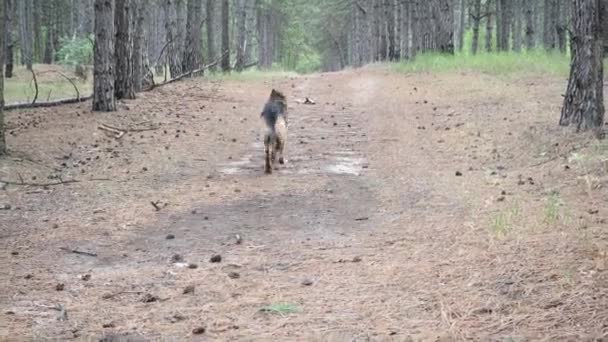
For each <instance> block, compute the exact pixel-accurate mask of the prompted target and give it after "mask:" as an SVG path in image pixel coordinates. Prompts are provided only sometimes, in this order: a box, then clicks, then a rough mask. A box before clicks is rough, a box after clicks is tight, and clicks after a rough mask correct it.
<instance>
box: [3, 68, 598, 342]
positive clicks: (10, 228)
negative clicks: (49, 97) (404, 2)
mask: <svg viewBox="0 0 608 342" xmlns="http://www.w3.org/2000/svg"><path fill="white" fill-rule="evenodd" d="M273 87H275V88H277V89H280V90H283V91H284V92H285V93H286V94H287V95H288V100H289V105H290V131H289V140H288V144H287V160H288V161H287V164H286V165H285V166H284V167H279V169H278V170H277V171H276V172H275V173H274V174H273V175H265V174H264V173H263V154H262V153H263V152H262V150H263V147H262V144H261V141H260V137H261V132H262V123H261V120H260V119H259V113H260V110H261V108H262V106H263V104H264V102H265V101H266V99H267V96H268V94H269V92H270V90H271V88H273ZM564 89H565V80H564V79H562V78H557V77H554V76H542V75H518V76H517V77H511V76H501V77H497V76H489V75H485V74H481V73H475V72H469V73H462V72H458V73H456V72H451V73H442V74H426V73H417V74H398V73H394V72H392V71H391V70H390V69H389V68H387V67H380V66H373V67H367V68H363V69H359V70H354V71H353V70H351V71H344V72H337V73H328V74H315V75H308V76H298V77H278V78H259V79H256V78H252V79H248V80H238V79H232V80H224V81H220V80H215V81H207V80H205V79H201V78H197V79H191V80H186V81H183V82H178V83H174V84H171V85H167V86H165V87H161V88H157V89H155V90H153V91H151V92H147V93H143V94H140V96H139V98H138V99H137V100H133V101H123V102H120V104H119V111H118V112H116V113H92V112H91V111H90V105H91V104H90V103H89V102H87V103H82V104H75V105H68V106H63V107H56V108H48V109H43V108H41V109H36V110H19V111H10V112H8V113H7V121H8V127H9V129H8V133H9V134H8V143H9V145H10V152H11V155H10V157H9V158H6V159H3V160H0V179H2V180H4V181H5V184H0V188H1V189H2V190H0V225H1V230H0V250H2V254H1V255H0V269H2V270H4V271H3V272H0V282H1V283H2V284H3V285H2V290H1V291H0V309H1V312H0V315H1V316H0V317H1V318H0V339H2V340H30V339H36V340H41V339H45V338H54V339H57V340H79V339H82V338H87V337H102V336H105V337H106V341H111V340H120V339H119V337H123V338H124V337H128V338H129V339H130V340H132V341H139V340H158V339H159V338H161V337H162V338H163V340H175V341H180V340H185V339H188V340H201V341H207V340H252V341H253V340H255V341H258V340H263V341H313V340H322V341H353V340H356V341H369V340H373V341H384V340H394V341H453V340H466V339H472V340H491V341H528V340H547V341H557V340H570V341H584V340H592V339H594V338H600V337H603V338H608V255H607V253H608V222H607V220H608V206H606V203H607V201H608V142H606V141H598V140H594V139H593V138H591V137H589V136H587V135H585V134H573V133H570V132H567V131H564V130H562V129H561V128H559V127H558V126H557V121H558V118H559V110H560V106H561V101H562V97H561V94H562V93H563V91H564ZM304 97H310V98H312V99H314V100H315V101H316V104H315V105H305V104H299V103H298V101H299V100H301V99H303V98H304ZM102 124H105V125H109V126H113V127H118V128H123V129H125V130H127V129H128V130H129V131H128V132H127V133H126V134H124V135H123V136H122V137H121V138H119V139H118V138H115V137H114V136H112V135H111V133H110V132H108V131H105V130H101V129H99V126H100V125H102ZM72 180H76V181H78V182H72V183H66V184H58V185H47V186H42V185H41V184H43V183H58V182H62V181H63V182H66V181H72ZM6 181H10V182H11V183H9V184H6ZM12 183H21V184H23V183H31V184H38V185H15V184H12ZM151 202H154V205H153V204H152V203H151ZM76 252H85V253H90V254H79V253H76ZM220 258H221V260H219V259H220ZM212 259H213V261H216V262H212ZM203 330H204V331H203Z"/></svg>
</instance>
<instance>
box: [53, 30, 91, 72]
mask: <svg viewBox="0 0 608 342" xmlns="http://www.w3.org/2000/svg"><path fill="white" fill-rule="evenodd" d="M57 61H58V62H59V63H60V64H65V65H71V66H76V65H78V64H92V62H93V41H92V38H80V37H73V38H63V39H61V40H60V48H59V50H58V51H57Z"/></svg>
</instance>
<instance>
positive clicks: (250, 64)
mask: <svg viewBox="0 0 608 342" xmlns="http://www.w3.org/2000/svg"><path fill="white" fill-rule="evenodd" d="M256 65H258V61H255V62H251V63H249V64H245V65H243V66H242V68H243V70H245V69H249V68H251V67H254V66H256Z"/></svg>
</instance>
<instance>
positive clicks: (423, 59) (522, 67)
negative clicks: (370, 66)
mask: <svg viewBox="0 0 608 342" xmlns="http://www.w3.org/2000/svg"><path fill="white" fill-rule="evenodd" d="M393 68H394V70H395V71H398V72H403V73H417V72H440V73H441V72H444V73H445V72H464V71H478V72H482V73H486V74H489V75H523V74H549V75H554V76H564V77H565V76H568V72H569V70H570V57H568V56H567V55H564V54H560V53H548V52H545V51H528V52H521V53H515V52H506V53H479V54H477V55H469V54H467V53H460V54H456V55H447V54H439V53H425V54H420V55H418V56H416V58H415V59H414V60H413V61H403V62H399V63H396V64H395V65H394V66H393Z"/></svg>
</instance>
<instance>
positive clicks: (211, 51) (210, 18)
mask: <svg viewBox="0 0 608 342" xmlns="http://www.w3.org/2000/svg"><path fill="white" fill-rule="evenodd" d="M216 1H217V0H207V10H206V11H205V12H206V15H207V20H206V21H205V24H206V26H207V60H208V61H209V62H211V61H214V60H215V58H216V52H215V25H214V24H213V23H214V21H215V20H214V19H215V3H216ZM215 69H216V67H215V66H213V67H211V70H215Z"/></svg>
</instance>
